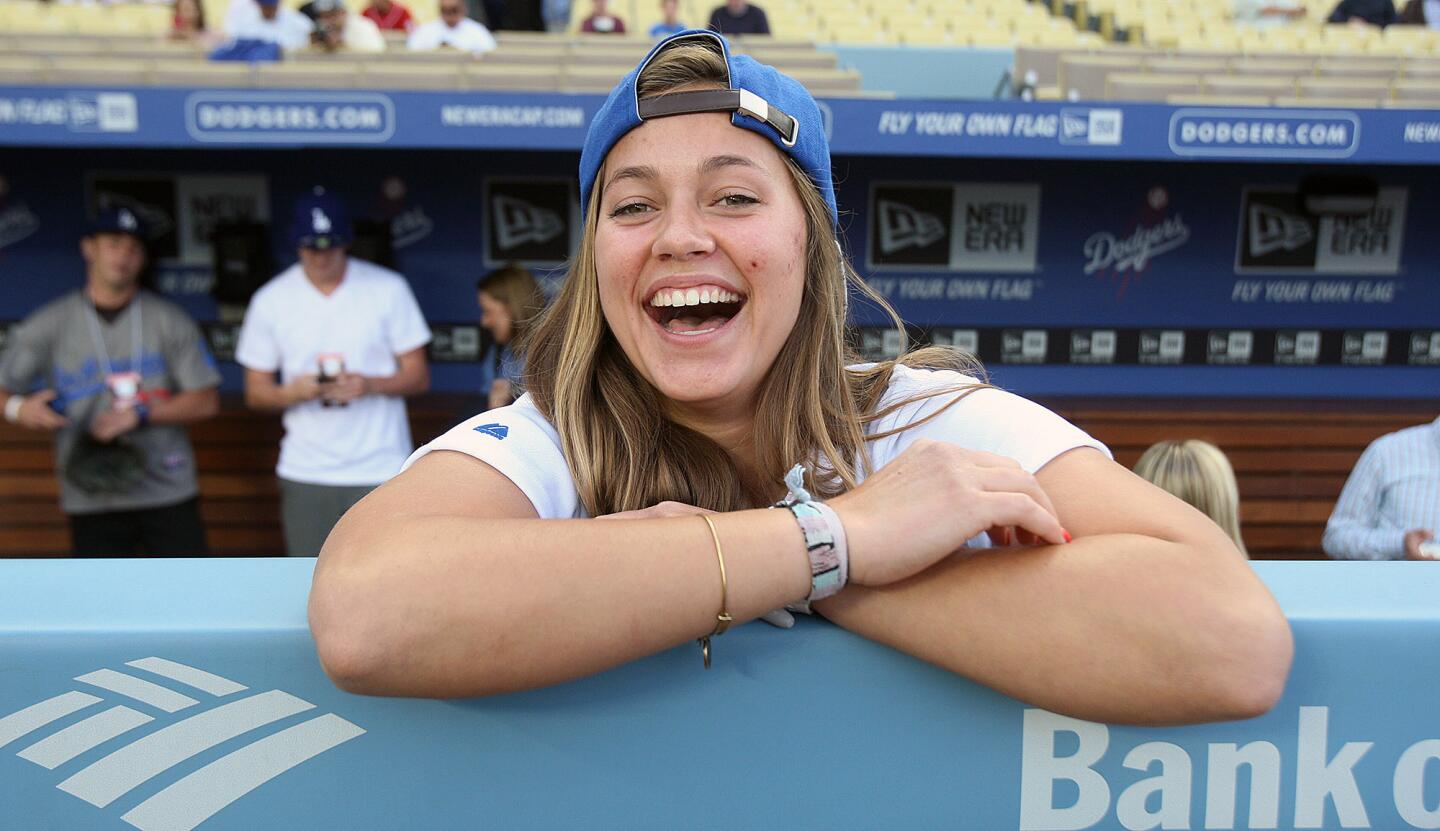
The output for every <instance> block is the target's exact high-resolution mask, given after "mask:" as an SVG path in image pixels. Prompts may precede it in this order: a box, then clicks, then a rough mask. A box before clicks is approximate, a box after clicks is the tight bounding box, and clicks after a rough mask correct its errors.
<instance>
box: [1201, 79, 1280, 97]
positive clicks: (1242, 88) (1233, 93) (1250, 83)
mask: <svg viewBox="0 0 1440 831" xmlns="http://www.w3.org/2000/svg"><path fill="white" fill-rule="evenodd" d="M1201 80H1202V83H1203V86H1204V89H1205V92H1206V93H1207V94H1209V95H1223V96H1228V97H1241V98H1243V97H1246V96H1260V97H1266V98H1273V97H1274V96H1277V95H1291V96H1293V95H1295V93H1296V87H1295V79H1294V78H1293V77H1286V76H1283V75H1262V76H1259V77H1251V76H1247V75H1206V76H1205V77H1204V78H1202V79H1201Z"/></svg>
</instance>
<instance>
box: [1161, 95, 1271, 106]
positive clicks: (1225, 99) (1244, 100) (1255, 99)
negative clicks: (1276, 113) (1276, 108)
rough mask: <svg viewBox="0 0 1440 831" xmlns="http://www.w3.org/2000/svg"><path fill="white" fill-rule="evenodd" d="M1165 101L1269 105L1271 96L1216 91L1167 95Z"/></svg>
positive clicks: (1204, 104)
mask: <svg viewBox="0 0 1440 831" xmlns="http://www.w3.org/2000/svg"><path fill="white" fill-rule="evenodd" d="M1165 103H1167V104H1176V105H1179V106H1184V107H1268V106H1270V97H1269V96H1266V95H1229V94H1223V93H1216V94H1214V95H1206V94H1204V93H1200V94H1198V95H1196V94H1191V93H1181V94H1179V95H1167V96H1165Z"/></svg>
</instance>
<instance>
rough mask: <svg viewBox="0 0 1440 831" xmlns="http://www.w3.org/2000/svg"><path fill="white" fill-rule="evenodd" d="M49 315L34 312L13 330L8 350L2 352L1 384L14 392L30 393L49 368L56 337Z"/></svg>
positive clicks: (0, 361) (7, 345)
mask: <svg viewBox="0 0 1440 831" xmlns="http://www.w3.org/2000/svg"><path fill="white" fill-rule="evenodd" d="M49 317H50V316H48V315H46V316H43V317H42V316H39V315H35V316H31V317H30V318H28V319H26V320H25V321H24V322H23V323H20V324H19V325H18V326H16V327H15V328H13V329H11V330H10V336H9V343H7V344H6V346H5V354H3V355H0V386H3V387H4V388H5V389H7V390H9V391H10V392H12V393H28V392H29V391H30V386H31V385H32V384H34V383H35V379H36V378H38V377H40V376H41V375H42V374H44V373H46V372H48V371H49V369H50V342H51V340H52V339H53V337H54V329H53V327H52V326H51V325H50V324H49Z"/></svg>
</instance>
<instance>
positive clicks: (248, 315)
mask: <svg viewBox="0 0 1440 831" xmlns="http://www.w3.org/2000/svg"><path fill="white" fill-rule="evenodd" d="M261 291H262V292H263V291H264V290H263V289H262V290H261ZM266 297H267V295H266V294H264V293H261V294H257V295H255V298H254V299H253V300H251V301H250V308H249V309H247V310H246V311H245V320H244V321H243V322H242V323H241V324H240V337H239V338H238V339H237V340H236V343H235V362H236V363H238V364H240V365H241V366H243V367H245V368H246V369H253V370H255V371H256V372H275V371H276V370H278V369H280V344H279V343H278V342H277V341H276V340H275V333H274V331H273V327H274V325H275V324H274V321H272V320H270V319H269V315H268V314H267V312H266V306H267V304H266V302H265V298H266Z"/></svg>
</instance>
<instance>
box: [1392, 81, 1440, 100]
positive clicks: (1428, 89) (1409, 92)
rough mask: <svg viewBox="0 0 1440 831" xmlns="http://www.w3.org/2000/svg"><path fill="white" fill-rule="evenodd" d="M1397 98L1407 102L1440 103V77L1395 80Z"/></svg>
mask: <svg viewBox="0 0 1440 831" xmlns="http://www.w3.org/2000/svg"><path fill="white" fill-rule="evenodd" d="M1395 100H1396V101H1398V102H1403V103H1406V104H1428V105H1431V106H1434V105H1437V104H1440V78H1437V79H1435V80H1426V81H1397V82H1395Z"/></svg>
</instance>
